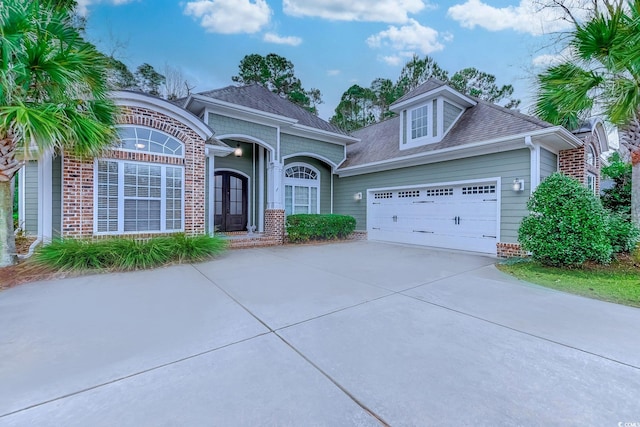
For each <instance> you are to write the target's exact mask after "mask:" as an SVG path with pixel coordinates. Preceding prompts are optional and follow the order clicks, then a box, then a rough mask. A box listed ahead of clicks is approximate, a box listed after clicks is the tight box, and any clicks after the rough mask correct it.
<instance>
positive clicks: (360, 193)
mask: <svg viewBox="0 0 640 427" xmlns="http://www.w3.org/2000/svg"><path fill="white" fill-rule="evenodd" d="M353 200H355V201H356V202H359V201H360V200H362V192H361V191H359V192H357V193H356V194H354V195H353Z"/></svg>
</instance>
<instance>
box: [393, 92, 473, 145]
mask: <svg viewBox="0 0 640 427" xmlns="http://www.w3.org/2000/svg"><path fill="white" fill-rule="evenodd" d="M474 105H476V102H475V101H474V100H473V99H471V98H469V97H467V96H465V95H463V94H461V93H459V92H457V91H455V90H453V89H451V88H450V87H449V86H447V85H446V84H444V83H443V82H440V81H438V80H435V79H431V80H428V81H427V82H425V83H423V84H422V85H420V86H418V87H417V88H416V89H414V90H413V91H411V92H409V93H408V94H406V95H405V96H403V97H402V98H400V99H398V100H397V101H396V102H395V103H394V104H392V105H391V107H390V110H391V111H393V112H394V113H396V114H398V115H399V116H400V149H401V150H406V149H409V148H414V147H420V146H422V145H427V144H435V143H437V142H440V141H441V140H442V138H444V136H445V135H446V134H447V132H448V131H449V129H451V128H452V127H453V125H454V124H455V122H456V121H457V120H458V119H459V118H460V116H462V113H464V110H465V109H467V108H469V107H473V106H474Z"/></svg>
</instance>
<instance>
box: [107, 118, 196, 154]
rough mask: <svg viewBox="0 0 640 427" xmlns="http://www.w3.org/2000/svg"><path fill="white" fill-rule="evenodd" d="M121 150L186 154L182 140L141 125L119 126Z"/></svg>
mask: <svg viewBox="0 0 640 427" xmlns="http://www.w3.org/2000/svg"><path fill="white" fill-rule="evenodd" d="M118 136H119V137H120V145H119V146H118V148H119V149H121V150H126V151H142V152H143V153H150V154H164V155H167V156H180V157H182V156H184V147H183V145H182V143H181V142H180V141H178V140H177V139H175V138H174V137H172V136H171V135H168V134H166V133H164V132H160V131H159V130H155V129H150V128H145V127H140V126H119V127H118Z"/></svg>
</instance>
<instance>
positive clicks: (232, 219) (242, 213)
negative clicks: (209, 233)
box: [214, 172, 247, 231]
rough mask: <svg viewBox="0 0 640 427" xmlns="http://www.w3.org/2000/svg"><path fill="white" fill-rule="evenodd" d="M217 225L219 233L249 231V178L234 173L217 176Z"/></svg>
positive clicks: (215, 207)
mask: <svg viewBox="0 0 640 427" xmlns="http://www.w3.org/2000/svg"><path fill="white" fill-rule="evenodd" d="M215 190H216V191H215V200H214V213H215V225H216V229H217V230H218V231H243V230H246V229H247V178H246V177H244V176H242V175H240V174H237V173H234V172H216V174H215Z"/></svg>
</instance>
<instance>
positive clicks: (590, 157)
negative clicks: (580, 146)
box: [587, 144, 596, 166]
mask: <svg viewBox="0 0 640 427" xmlns="http://www.w3.org/2000/svg"><path fill="white" fill-rule="evenodd" d="M587 164H589V165H591V166H596V150H595V149H594V148H593V145H591V144H589V145H587Z"/></svg>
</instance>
